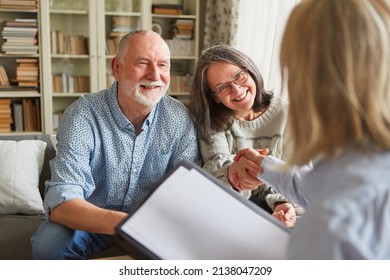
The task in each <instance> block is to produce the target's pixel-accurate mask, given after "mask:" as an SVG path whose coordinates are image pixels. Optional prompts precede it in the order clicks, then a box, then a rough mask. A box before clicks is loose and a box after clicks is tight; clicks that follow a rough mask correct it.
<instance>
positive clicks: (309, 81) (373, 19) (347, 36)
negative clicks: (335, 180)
mask: <svg viewBox="0 0 390 280" xmlns="http://www.w3.org/2000/svg"><path fill="white" fill-rule="evenodd" d="M280 63H281V69H282V78H283V81H284V85H285V86H287V88H288V93H289V99H290V109H289V121H288V129H289V131H290V133H291V136H292V141H293V143H292V144H293V145H292V146H293V150H292V151H291V159H290V160H289V161H288V163H289V164H290V165H293V164H298V165H300V164H305V163H307V162H309V161H310V160H311V159H314V158H316V157H318V156H325V157H329V156H335V155H337V154H338V153H339V152H341V151H343V150H344V149H346V148H348V147H351V146H352V147H354V148H356V149H360V150H368V149H374V150H386V149H389V148H390V6H389V3H388V2H387V1H386V0H306V1H303V2H301V3H300V4H299V5H297V6H296V7H295V9H294V10H293V12H292V13H291V15H290V17H289V19H288V22H287V25H286V29H285V32H284V35H283V39H282V45H281V53H280Z"/></svg>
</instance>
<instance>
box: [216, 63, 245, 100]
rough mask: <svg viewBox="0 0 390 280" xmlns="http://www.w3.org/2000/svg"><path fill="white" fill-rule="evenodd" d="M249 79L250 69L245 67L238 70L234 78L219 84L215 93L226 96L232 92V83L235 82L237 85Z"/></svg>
mask: <svg viewBox="0 0 390 280" xmlns="http://www.w3.org/2000/svg"><path fill="white" fill-rule="evenodd" d="M246 80H248V70H247V69H244V70H242V71H240V72H238V73H237V74H236V75H234V77H233V79H232V80H231V81H230V82H228V83H224V84H222V85H221V86H219V87H218V88H217V89H216V90H215V91H214V94H215V95H217V96H218V97H221V98H223V97H225V96H227V95H229V94H230V93H231V92H232V83H235V84H236V85H242V84H243V83H245V82H246Z"/></svg>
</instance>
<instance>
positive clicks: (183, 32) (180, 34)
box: [172, 19, 194, 39]
mask: <svg viewBox="0 0 390 280" xmlns="http://www.w3.org/2000/svg"><path fill="white" fill-rule="evenodd" d="M193 30H194V20H192V19H175V20H173V22H172V33H173V38H181V39H192V33H193Z"/></svg>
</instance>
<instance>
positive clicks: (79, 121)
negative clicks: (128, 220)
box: [44, 82, 201, 215]
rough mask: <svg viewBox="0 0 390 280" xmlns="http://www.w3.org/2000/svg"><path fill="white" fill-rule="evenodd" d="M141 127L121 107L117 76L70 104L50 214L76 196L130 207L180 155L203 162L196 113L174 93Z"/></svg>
mask: <svg viewBox="0 0 390 280" xmlns="http://www.w3.org/2000/svg"><path fill="white" fill-rule="evenodd" d="M142 129H143V131H142V132H141V133H140V134H139V135H136V132H135V128H134V126H133V124H132V123H131V122H130V121H129V120H128V119H127V118H126V117H125V115H124V114H123V113H122V111H121V109H120V107H119V103H118V98H117V83H116V82H115V83H114V84H113V85H112V87H111V88H110V89H106V90H102V91H100V92H98V93H94V94H87V95H84V96H82V97H80V98H79V99H78V100H77V101H75V102H74V103H73V104H72V105H71V106H69V107H68V108H67V110H66V111H65V113H64V116H63V119H62V121H61V124H60V127H59V129H58V132H57V140H58V144H57V156H56V157H55V158H54V159H53V160H51V162H50V166H51V171H52V177H51V180H50V181H47V182H46V193H45V200H44V207H45V211H46V214H47V215H48V214H49V213H50V211H51V210H52V209H53V208H55V207H56V206H57V205H59V204H60V203H62V202H64V201H67V200H70V199H74V198H81V199H85V200H87V201H89V202H91V203H93V204H94V205H96V206H98V207H102V208H106V209H112V210H118V211H124V212H130V211H132V210H134V209H136V208H137V207H139V206H140V204H141V203H142V202H143V201H144V200H145V199H146V198H147V197H148V195H149V194H150V193H151V192H152V191H153V190H154V188H155V186H156V184H157V183H158V182H159V181H160V180H161V179H162V177H163V176H164V175H165V174H166V173H167V171H169V170H170V169H171V168H173V167H174V166H175V165H177V164H178V162H179V161H181V160H182V159H188V160H190V161H193V162H195V163H197V164H198V165H200V164H201V162H200V156H199V152H198V145H197V137H196V132H195V127H194V125H193V122H192V119H191V116H190V114H189V112H188V110H187V108H186V107H185V106H184V105H183V104H182V103H180V102H179V101H177V100H175V99H174V98H172V97H170V96H164V97H163V98H162V99H161V101H160V102H159V103H158V104H157V105H156V106H155V107H154V108H153V110H152V111H151V112H150V114H149V116H148V117H147V119H146V120H145V122H144V124H143V127H142Z"/></svg>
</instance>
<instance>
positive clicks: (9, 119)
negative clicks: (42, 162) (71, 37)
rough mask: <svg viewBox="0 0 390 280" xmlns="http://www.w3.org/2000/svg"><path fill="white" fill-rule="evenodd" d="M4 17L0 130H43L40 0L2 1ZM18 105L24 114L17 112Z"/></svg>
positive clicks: (0, 40) (0, 11) (0, 12)
mask: <svg viewBox="0 0 390 280" xmlns="http://www.w3.org/2000/svg"><path fill="white" fill-rule="evenodd" d="M0 18H1V23H0V32H1V33H0V50H1V52H0V68H1V69H2V70H1V76H2V78H1V82H0V133H1V134H8V133H24V132H28V133H41V132H42V127H43V126H42V105H43V98H42V87H41V80H42V67H41V63H42V61H41V53H42V51H41V44H40V41H39V38H40V35H41V34H40V13H39V10H38V3H37V1H29V2H28V3H24V2H17V3H11V4H9V5H8V4H7V3H0ZM15 108H16V111H18V112H23V115H24V116H23V115H21V114H15V113H14V111H15ZM23 118H24V119H23Z"/></svg>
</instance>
